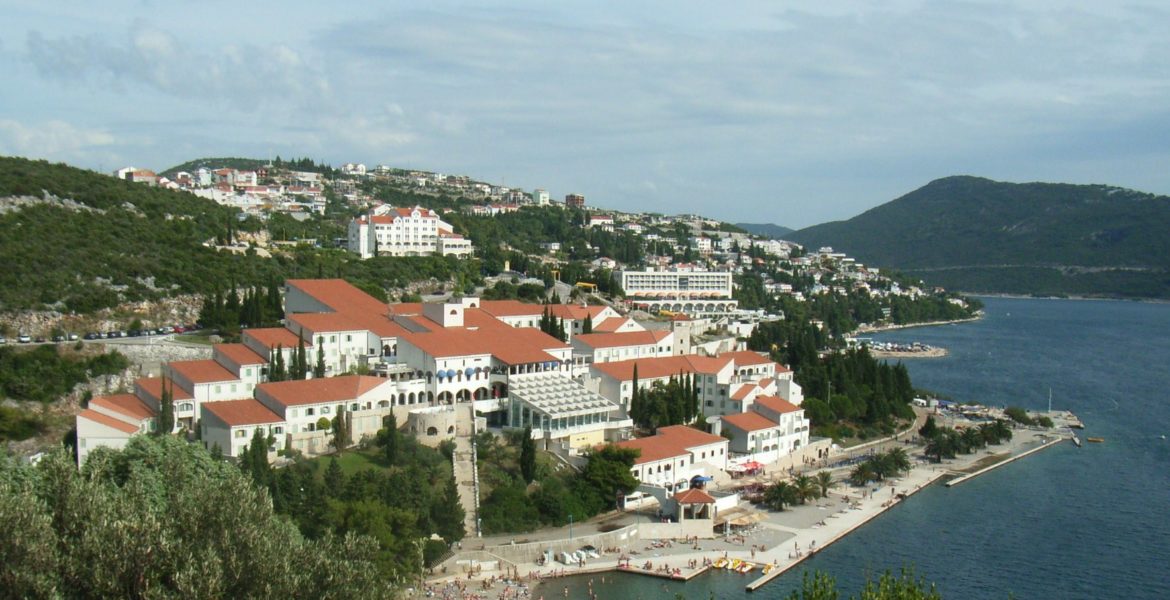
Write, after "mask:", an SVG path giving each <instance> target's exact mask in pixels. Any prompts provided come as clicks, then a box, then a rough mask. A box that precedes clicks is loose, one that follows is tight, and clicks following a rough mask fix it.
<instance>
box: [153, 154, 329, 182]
mask: <svg viewBox="0 0 1170 600" xmlns="http://www.w3.org/2000/svg"><path fill="white" fill-rule="evenodd" d="M266 166H268V167H271V166H276V167H284V168H287V169H292V170H294V171H314V172H317V173H326V174H332V173H333V172H334V169H333V167H330V166H329V165H327V164H325V163H320V164H318V163H317V162H315V161H314V160H313V159H311V158H294V159H291V160H283V159H281V158H280V157H279V156H277V157H276V158H275V159H273V160H268V159H266V158H239V157H221V158H196V159H194V160H189V161H187V162H185V163H183V164H181V165H175V166H173V167H171V168H169V169H167V170H165V171H161V172H159V175H163V176H165V177H170V178H174V177H175V175H176V174H177V173H178V172H179V171H186V172H188V173H193V172H195V171H197V170H199V169H200V168H208V169H223V168H228V169H240V170H255V169H259V168H261V167H266Z"/></svg>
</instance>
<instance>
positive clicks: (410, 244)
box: [348, 205, 472, 258]
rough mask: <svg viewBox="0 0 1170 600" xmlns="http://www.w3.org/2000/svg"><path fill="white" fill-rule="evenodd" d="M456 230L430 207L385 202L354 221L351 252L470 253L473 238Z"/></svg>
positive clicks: (367, 256)
mask: <svg viewBox="0 0 1170 600" xmlns="http://www.w3.org/2000/svg"><path fill="white" fill-rule="evenodd" d="M454 231H455V228H454V227H452V226H451V225H450V224H448V223H446V222H444V221H443V220H442V219H440V218H439V215H438V214H436V213H435V211H433V210H431V209H429V208H423V207H421V206H415V207H414V208H401V207H400V208H395V207H392V206H389V205H382V206H379V207H377V208H375V209H374V210H372V211H370V213H369V214H365V215H362V216H360V217H357V218H355V219H354V220H352V221H350V223H349V229H348V247H349V251H350V252H353V253H355V254H357V255H358V256H361V257H362V258H370V257H372V256H430V255H432V254H435V253H440V254H442V255H444V256H447V255H454V256H467V255H470V254H471V251H472V248H471V242H470V241H469V240H465V239H463V238H462V236H458V235H457V234H455V233H454ZM441 238H446V239H441Z"/></svg>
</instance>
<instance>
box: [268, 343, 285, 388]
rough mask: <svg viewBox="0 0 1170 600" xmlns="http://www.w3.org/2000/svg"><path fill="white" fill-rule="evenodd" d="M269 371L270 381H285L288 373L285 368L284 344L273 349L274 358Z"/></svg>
mask: <svg viewBox="0 0 1170 600" xmlns="http://www.w3.org/2000/svg"><path fill="white" fill-rule="evenodd" d="M270 365H271V367H270V368H269V369H268V381H284V380H285V379H287V378H288V377H287V373H286V372H285V367H284V344H277V345H276V348H274V349H273V358H272V361H271V363H270Z"/></svg>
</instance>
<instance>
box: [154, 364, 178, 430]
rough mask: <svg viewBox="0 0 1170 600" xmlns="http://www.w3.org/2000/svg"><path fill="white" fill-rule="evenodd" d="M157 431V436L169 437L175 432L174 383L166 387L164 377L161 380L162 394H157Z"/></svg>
mask: <svg viewBox="0 0 1170 600" xmlns="http://www.w3.org/2000/svg"><path fill="white" fill-rule="evenodd" d="M159 396H161V397H160V398H159V411H158V429H157V431H156V433H158V434H159V435H169V434H170V433H171V432H172V431H174V430H175V399H174V381H173V380H172V381H171V385H170V387H169V388H168V387H167V379H166V377H164V378H163V380H162V392H161V393H160V394H159Z"/></svg>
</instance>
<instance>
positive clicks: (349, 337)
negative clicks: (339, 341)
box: [345, 335, 353, 342]
mask: <svg viewBox="0 0 1170 600" xmlns="http://www.w3.org/2000/svg"><path fill="white" fill-rule="evenodd" d="M345 341H347V342H352V341H353V336H352V335H347V336H345Z"/></svg>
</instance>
